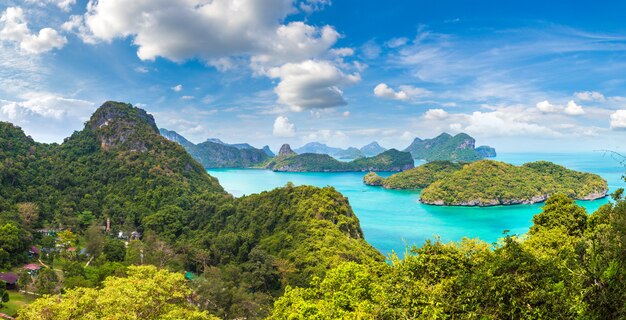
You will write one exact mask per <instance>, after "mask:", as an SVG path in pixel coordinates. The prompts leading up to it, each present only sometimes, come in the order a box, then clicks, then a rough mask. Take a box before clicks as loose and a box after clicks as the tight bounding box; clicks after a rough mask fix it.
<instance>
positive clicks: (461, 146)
mask: <svg viewBox="0 0 626 320" xmlns="http://www.w3.org/2000/svg"><path fill="white" fill-rule="evenodd" d="M475 144H476V140H475V139H474V138H472V137H471V136H469V135H468V134H466V133H459V134H457V135H455V136H452V135H450V134H448V133H445V132H444V133H442V134H440V135H438V136H437V137H435V138H432V139H424V140H422V139H420V138H415V140H413V142H412V143H411V144H410V145H409V146H408V147H407V148H406V149H404V151H406V152H410V153H411V155H413V158H415V159H423V160H426V161H434V160H448V161H455V162H472V161H478V160H481V159H483V158H486V157H493V156H495V149H493V148H491V147H487V146H482V147H479V148H475Z"/></svg>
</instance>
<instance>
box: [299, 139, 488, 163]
mask: <svg viewBox="0 0 626 320" xmlns="http://www.w3.org/2000/svg"><path fill="white" fill-rule="evenodd" d="M475 144H476V140H475V139H474V138H472V137H471V136H469V135H468V134H465V133H459V134H457V135H455V136H452V135H450V134H448V133H442V134H440V135H438V136H437V137H435V138H432V139H423V140H422V139H420V138H415V140H413V142H412V143H411V145H409V146H408V147H407V148H406V149H404V150H403V151H406V152H410V153H411V155H412V156H413V158H414V159H423V160H426V161H435V160H448V161H457V162H459V161H460V162H473V161H477V160H480V159H483V158H491V157H495V156H496V150H495V149H494V148H492V147H489V146H480V147H477V148H476V147H475ZM385 150H387V149H385V148H383V147H381V146H380V144H378V142H372V143H370V144H368V145H366V146H363V147H362V148H360V149H357V148H354V147H350V148H347V149H341V148H335V147H330V146H328V145H326V144H323V143H320V142H309V143H307V144H305V145H304V146H302V147H300V148H297V149H295V152H297V153H299V154H303V153H317V154H327V155H329V156H332V157H335V158H339V159H357V158H361V157H373V156H376V155H379V154H381V153H382V152H384V151H385Z"/></svg>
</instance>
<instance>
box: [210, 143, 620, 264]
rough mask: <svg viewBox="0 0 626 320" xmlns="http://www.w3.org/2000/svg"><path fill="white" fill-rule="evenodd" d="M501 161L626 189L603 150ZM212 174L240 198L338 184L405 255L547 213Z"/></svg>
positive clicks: (370, 233) (315, 176)
mask: <svg viewBox="0 0 626 320" xmlns="http://www.w3.org/2000/svg"><path fill="white" fill-rule="evenodd" d="M496 160H500V161H504V162H508V163H512V164H522V163H525V162H529V161H536V160H548V161H552V162H555V163H558V164H561V165H564V166H566V167H568V168H571V169H575V170H581V171H588V172H593V173H597V174H599V175H601V176H602V177H603V178H604V179H606V180H607V181H608V182H609V188H610V190H611V191H613V190H615V189H617V188H621V187H626V183H624V181H623V180H622V179H621V176H622V174H623V173H624V171H625V169H624V168H623V167H622V166H621V165H620V164H619V162H618V161H616V160H615V159H613V158H611V157H610V156H605V155H603V154H602V153H582V154H581V153H577V154H537V153H523V154H522V153H519V154H517V153H509V154H502V155H499V156H498V158H496ZM416 165H418V164H416ZM208 172H209V174H211V175H212V176H215V177H217V178H218V179H219V180H220V183H221V184H222V186H224V188H225V189H226V190H227V191H228V192H230V193H232V194H233V195H235V196H241V195H245V194H252V193H258V192H261V191H265V190H271V189H274V188H277V187H281V186H284V185H285V184H286V183H287V182H289V181H291V182H293V183H295V184H296V185H305V184H306V185H314V186H318V187H324V186H333V187H335V188H336V189H337V190H338V191H340V192H341V193H343V194H344V195H345V196H347V197H348V198H349V200H350V204H351V205H352V208H353V210H354V212H355V213H356V215H357V216H358V217H359V219H360V221H361V227H362V228H363V232H364V233H365V238H366V240H367V241H368V242H369V243H371V244H372V245H373V246H374V247H376V248H377V249H378V250H380V251H381V252H383V253H384V254H388V253H390V252H391V251H392V250H393V251H395V252H397V253H402V252H404V250H405V248H406V245H413V244H417V245H420V244H422V243H423V242H424V240H426V239H429V238H433V237H435V236H439V237H441V239H442V240H444V241H456V240H460V239H461V238H463V237H470V238H480V239H482V240H485V241H488V242H495V241H497V239H498V238H500V237H501V236H502V232H503V231H504V230H510V232H511V233H513V234H520V235H521V234H524V233H525V232H526V231H527V230H528V227H530V225H531V223H532V222H531V221H532V217H533V215H535V214H536V213H538V212H540V211H541V204H535V205H516V206H499V207H488V208H475V207H435V206H428V205H423V204H421V203H419V201H418V199H419V195H420V192H419V191H408V190H385V189H383V188H380V187H369V186H366V185H364V184H363V182H362V178H363V175H364V173H353V172H347V173H286V172H272V171H269V170H259V169H212V170H208ZM381 175H382V176H388V175H390V173H382V174H381ZM608 201H609V199H608V198H605V199H601V200H596V201H580V202H579V204H580V205H582V206H584V207H586V208H587V211H588V212H593V211H595V209H597V208H598V207H599V206H601V205H602V204H605V203H607V202H608Z"/></svg>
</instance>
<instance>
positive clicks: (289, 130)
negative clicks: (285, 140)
mask: <svg viewBox="0 0 626 320" xmlns="http://www.w3.org/2000/svg"><path fill="white" fill-rule="evenodd" d="M272 133H273V134H274V136H277V137H293V136H295V135H296V126H295V125H294V124H293V123H291V122H289V118H287V117H283V116H279V117H277V118H276V120H274V128H273V131H272Z"/></svg>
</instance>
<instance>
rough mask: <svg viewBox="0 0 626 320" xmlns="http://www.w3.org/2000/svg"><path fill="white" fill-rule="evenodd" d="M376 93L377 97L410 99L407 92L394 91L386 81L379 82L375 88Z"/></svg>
mask: <svg viewBox="0 0 626 320" xmlns="http://www.w3.org/2000/svg"><path fill="white" fill-rule="evenodd" d="M374 94H375V95H376V96H377V97H381V98H387V99H394V100H408V99H409V96H408V95H407V94H406V92H404V91H402V90H400V91H394V90H393V89H391V88H390V87H389V86H388V85H387V84H386V83H379V84H378V85H377V86H376V87H375V88H374Z"/></svg>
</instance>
